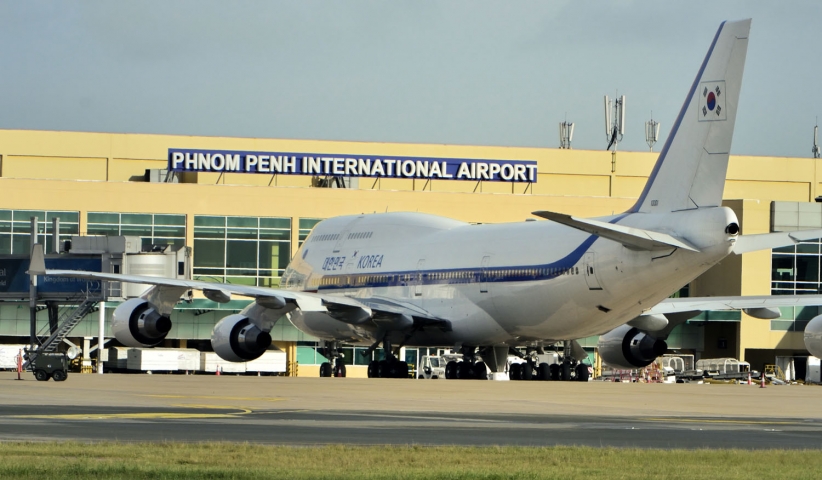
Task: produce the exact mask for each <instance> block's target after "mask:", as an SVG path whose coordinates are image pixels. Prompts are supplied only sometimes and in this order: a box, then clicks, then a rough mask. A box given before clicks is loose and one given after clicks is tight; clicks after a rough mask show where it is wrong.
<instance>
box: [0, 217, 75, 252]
mask: <svg viewBox="0 0 822 480" xmlns="http://www.w3.org/2000/svg"><path fill="white" fill-rule="evenodd" d="M31 217H37V220H38V223H37V232H38V235H39V236H40V243H43V244H44V246H45V250H46V252H47V253H48V252H51V251H53V245H52V243H53V239H52V237H51V233H52V230H51V222H52V219H54V218H59V219H60V241H61V242H62V241H65V240H69V239H71V236H72V235H79V233H80V223H79V220H80V214H79V213H78V212H65V211H55V210H0V254H3V255H8V254H15V255H28V254H29V253H31ZM44 234H45V238H44V236H43V235H44Z"/></svg>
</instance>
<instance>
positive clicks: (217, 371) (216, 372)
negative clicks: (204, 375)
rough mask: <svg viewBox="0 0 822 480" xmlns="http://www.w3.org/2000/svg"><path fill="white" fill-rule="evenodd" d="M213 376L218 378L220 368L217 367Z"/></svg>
mask: <svg viewBox="0 0 822 480" xmlns="http://www.w3.org/2000/svg"><path fill="white" fill-rule="evenodd" d="M214 375H217V376H218V377H219V376H220V366H219V365H217V370H216V371H215V372H214Z"/></svg>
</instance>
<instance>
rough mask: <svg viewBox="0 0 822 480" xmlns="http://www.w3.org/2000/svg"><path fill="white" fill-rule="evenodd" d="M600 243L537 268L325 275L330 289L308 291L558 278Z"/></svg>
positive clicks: (321, 287) (587, 244) (590, 242)
mask: <svg viewBox="0 0 822 480" xmlns="http://www.w3.org/2000/svg"><path fill="white" fill-rule="evenodd" d="M628 215H629V214H628V213H624V214H622V215H618V216H616V217H615V218H613V219H611V220H610V221H609V222H608V223H610V224H615V223H617V222H618V221H620V220H622V219H623V218H625V217H626V216H628ZM597 239H599V236H598V235H591V236H589V237H588V238H586V239H585V240H584V241H583V242H582V243H581V244H580V245H579V246H578V247H577V248H575V249H574V250H573V251H571V252H570V253H569V254H568V255H566V256H565V257H563V258H561V259H559V260H557V261H555V262H551V263H544V264H536V265H517V266H504V267H485V268H483V267H469V268H446V269H432V270H405V271H398V272H379V273H377V272H374V273H349V274H342V275H323V276H322V278H323V279H328V280H330V282H329V283H331V284H330V285H319V286H309V285H306V286H305V287H304V288H309V289H314V288H316V289H318V290H339V289H348V288H379V287H406V286H417V285H456V284H466V283H484V282H487V283H502V282H528V281H541V280H550V279H553V278H557V277H559V276H561V275H565V274H566V272H568V271H569V270H570V269H571V268H575V267H576V265H577V263H579V260H580V259H581V258H582V256H583V255H584V254H585V252H587V251H588V249H589V248H591V245H593V244H594V242H596V241H597Z"/></svg>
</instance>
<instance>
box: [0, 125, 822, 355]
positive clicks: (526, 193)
mask: <svg viewBox="0 0 822 480" xmlns="http://www.w3.org/2000/svg"><path fill="white" fill-rule="evenodd" d="M169 148H196V149H220V150H245V151H281V152H311V153H318V154H322V153H327V154H345V155H352V156H355V155H376V156H381V157H389V158H390V157H411V156H413V157H454V158H477V159H509V160H535V161H537V165H538V168H537V175H538V177H537V178H538V179H537V182H536V183H534V184H524V183H494V182H473V181H449V180H431V181H426V180H421V179H413V180H412V179H373V178H361V179H359V185H358V188H357V189H326V188H313V187H310V185H311V177H309V176H287V175H263V174H240V173H229V174H224V175H220V174H217V173H198V174H185V175H184V177H183V179H182V181H183V182H184V183H177V184H166V183H147V182H145V181H144V174H145V171H146V169H164V168H166V166H167V156H168V149H169ZM657 155H658V154H657V153H653V152H618V153H617V154H616V155H615V156H612V154H611V153H610V152H608V151H604V150H603V151H590V150H561V149H550V148H524V147H493V146H468V145H426V144H399V143H362V142H332V141H312V140H286V139H259V138H228V137H193V136H171V135H143V134H110V133H80V132H50V131H29V130H0V188H2V192H3V195H2V197H0V208H3V209H36V210H40V209H43V210H45V209H50V210H76V211H79V212H80V222H81V224H80V231H81V232H82V233H84V232H85V231H86V225H85V221H86V213H87V212H89V211H113V212H151V213H185V214H187V229H186V235H187V239H186V243H187V244H188V245H191V244H192V243H193V215H195V214H212V215H242V216H281V217H291V218H292V226H293V227H292V242H293V245H294V246H295V247H294V248H295V249H296V245H297V236H298V228H297V225H298V219H299V218H302V217H308V218H328V217H332V216H336V215H344V214H359V213H371V212H385V211H419V212H426V213H433V214H438V215H444V216H448V217H453V218H457V219H460V220H464V221H469V222H482V223H488V222H516V221H524V220H525V219H526V218H529V217H531V215H530V212H532V211H534V210H553V211H559V212H564V213H569V214H573V215H577V216H583V217H586V216H597V215H608V214H611V213H617V212H622V211H625V210H626V209H628V208H630V206H631V205H633V203H634V201H635V199H636V197H637V196H638V195H639V194H640V192H641V191H642V188H643V186H644V184H645V181H646V179H647V176H648V174H649V173H650V171H651V169H652V168H653V165H654V162H655V161H656V157H657ZM820 167H822V165H820V160H816V159H813V158H784V157H752V156H732V157H731V160H730V165H729V168H728V179H727V182H726V185H725V193H724V197H725V198H726V199H727V200H726V205H727V206H729V207H731V208H733V209H734V210H735V211H736V212H737V215H738V216H739V219H740V224H741V226H742V231H743V233H745V234H751V233H765V232H767V231H768V230H769V224H770V202H771V201H774V200H780V201H795V202H811V201H813V199H814V198H815V197H816V196H817V195H818V192H819V190H820V188H822V175H821V174H820V173H819V172H820V171H822V168H820ZM292 253H293V252H292ZM770 270H771V259H770V252H767V251H766V252H756V253H750V254H746V255H745V256H744V257H743V258H741V259H740V258H738V257H734V256H731V257H729V258H727V259H726V260H725V261H723V262H722V264H721V265H719V266H717V267H715V268H714V269H712V270H711V271H709V272H707V273H706V274H705V275H703V276H702V277H700V278H699V279H697V280H696V281H695V282H694V283H693V284H692V293H691V294H692V295H694V296H696V295H700V296H701V295H712V296H716V295H765V294H769V293H770ZM735 340H736V341H735V343H734V345H735V346H736V350H737V351H736V353H737V356H738V357H740V358H742V357H743V356H744V352H745V349H746V348H757V349H774V348H783V349H785V348H793V349H799V350H801V349H804V347H803V346H802V334H801V333H800V332H776V331H770V325H769V322H768V321H766V320H758V319H754V318H750V317H748V316H746V315H744V314H743V316H742V322H741V323H740V325H739V329H738V338H737V339H735Z"/></svg>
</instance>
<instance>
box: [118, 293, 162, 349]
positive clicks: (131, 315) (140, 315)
mask: <svg viewBox="0 0 822 480" xmlns="http://www.w3.org/2000/svg"><path fill="white" fill-rule="evenodd" d="M111 330H112V332H113V333H114V337H115V338H116V339H117V340H118V341H119V342H120V343H122V344H123V345H125V346H127V347H152V346H154V345H157V344H158V343H160V342H162V341H163V340H164V339H165V338H166V335H168V331H169V330H171V319H170V318H168V317H167V316H165V315H162V314H161V313H160V312H159V311H157V307H155V306H154V305H152V304H150V303H149V302H147V301H145V300H143V299H142V298H132V299H130V300H126V301H125V302H123V303H122V304H120V306H119V307H117V308H116V309H114V319H113V320H112V322H111Z"/></svg>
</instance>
